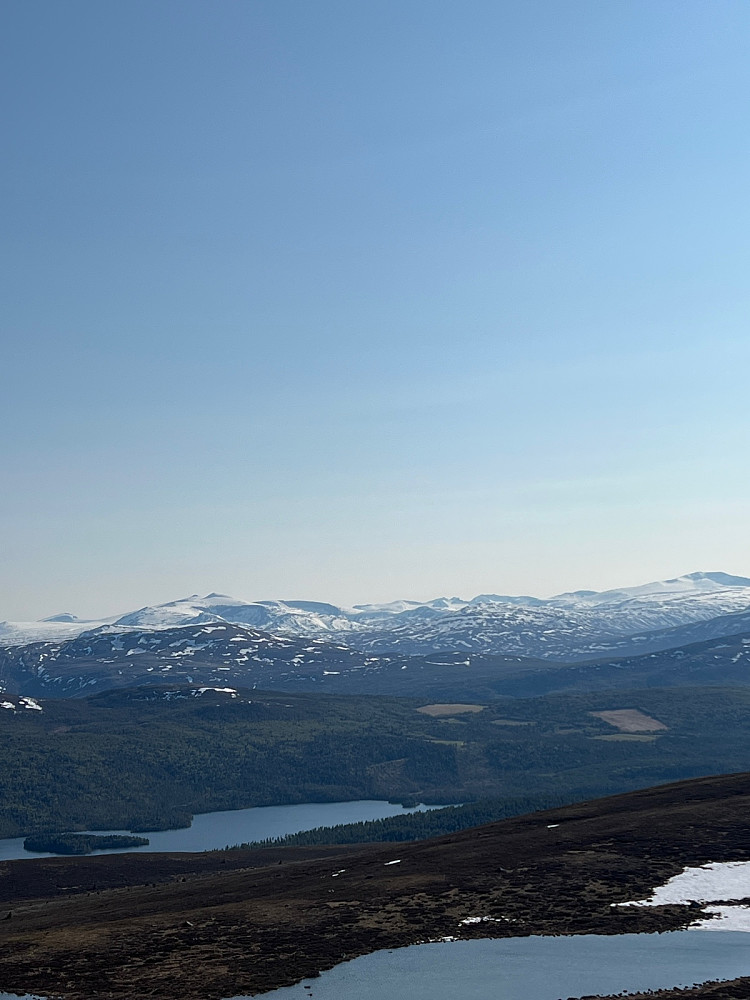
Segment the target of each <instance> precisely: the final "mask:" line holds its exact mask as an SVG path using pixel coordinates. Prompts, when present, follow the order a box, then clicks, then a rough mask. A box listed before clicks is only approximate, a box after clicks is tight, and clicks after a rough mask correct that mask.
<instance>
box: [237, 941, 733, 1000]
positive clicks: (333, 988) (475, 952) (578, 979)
mask: <svg viewBox="0 0 750 1000" xmlns="http://www.w3.org/2000/svg"><path fill="white" fill-rule="evenodd" d="M748 975H750V936H749V935H748V934H743V933H739V932H726V933H723V934H706V933H702V932H700V931H694V930H687V931H673V932H671V933H668V934H621V935H595V934H583V935H574V936H570V937H527V938H505V939H503V940H495V941H491V940H478V941H452V942H440V943H436V944H420V945H413V946H412V947H411V948H399V949H396V950H394V951H379V952H375V953H374V954H372V955H365V956H363V957H362V958H356V959H354V960H353V961H351V962H343V963H342V964H341V965H337V966H336V967H335V968H333V969H331V970H330V972H324V973H323V974H322V976H320V978H316V979H306V980H304V981H303V982H302V983H298V984H297V985H296V986H289V987H284V988H283V989H279V990H273V991H271V992H270V993H264V994H263V997H264V1000H304V998H312V1000H342V998H343V997H356V998H357V1000H457V998H458V1000H563V998H567V997H582V996H587V995H588V996H591V995H592V994H599V995H607V994H614V993H620V992H621V991H623V990H627V991H628V992H636V991H645V990H657V989H668V988H670V987H676V986H682V987H684V986H692V985H694V984H696V983H701V982H706V981H707V980H712V979H735V978H737V977H738V976H748ZM234 1000H250V998H244V997H237V998H234Z"/></svg>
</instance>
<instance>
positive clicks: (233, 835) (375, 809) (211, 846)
mask: <svg viewBox="0 0 750 1000" xmlns="http://www.w3.org/2000/svg"><path fill="white" fill-rule="evenodd" d="M439 808H441V807H440V806H424V805H419V806H416V807H415V808H413V809H404V808H403V807H402V806H400V805H393V804H391V803H390V802H381V801H378V800H376V799H360V800H357V801H355V802H305V803H302V804H300V805H294V806H258V807H255V808H253V809H231V810H227V811H224V812H210V813H201V814H199V815H197V816H194V817H193V822H192V825H191V826H190V827H187V828H186V829H184V830H159V831H158V832H156V833H144V834H143V836H144V837H148V839H149V845H148V847H131V848H128V853H130V852H132V851H151V852H154V851H156V852H159V851H163V852H167V851H212V850H216V849H217V848H222V847H226V846H227V845H232V844H242V843H247V842H249V841H251V840H265V839H266V838H268V837H284V836H286V834H288V833H299V832H300V831H301V830H312V829H314V828H315V827H317V826H336V825H337V824H339V823H359V822H362V821H365V820H372V819H385V818H386V817H387V816H400V815H403V814H405V813H412V812H421V811H423V810H425V809H439ZM90 832H95V833H99V834H114V833H118V834H121V833H129V832H130V831H129V830H96V831H90ZM94 853H95V854H118V853H125V852H124V851H95V852H94ZM50 857H54V855H52V854H43V853H37V852H30V851H25V850H24V849H23V837H13V838H10V839H6V840H0V861H11V860H13V859H16V858H50ZM0 1000H2V995H1V994H0Z"/></svg>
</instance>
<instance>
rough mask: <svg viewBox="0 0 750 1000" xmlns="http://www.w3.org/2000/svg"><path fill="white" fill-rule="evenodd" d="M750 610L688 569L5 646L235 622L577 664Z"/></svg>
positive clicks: (306, 607)
mask: <svg viewBox="0 0 750 1000" xmlns="http://www.w3.org/2000/svg"><path fill="white" fill-rule="evenodd" d="M749 609H750V579H748V578H745V577H738V576H730V575H729V574H726V573H690V574H687V575H686V576H681V577H677V578H675V579H671V580H664V581H658V582H655V583H649V584H644V585H642V586H637V587H626V588H622V589H619V590H609V591H601V592H596V591H576V592H573V593H565V594H558V595H556V596H555V597H551V598H546V599H545V598H538V597H525V596H522V597H511V596H503V595H497V594H482V595H479V596H478V597H474V598H471V599H470V600H463V599H461V598H458V597H448V598H446V597H441V598H436V599H435V600H432V601H424V602H418V601H393V602H390V603H386V604H362V605H356V606H354V607H351V608H342V607H337V606H336V605H333V604H326V603H322V602H316V601H297V600H293V601H267V600H263V601H245V600H238V599H236V598H233V597H229V596H228V595H225V594H217V593H213V594H208V595H206V596H205V597H201V596H199V595H193V596H191V597H186V598H182V599H180V600H177V601H171V602H169V603H166V604H160V605H156V606H152V607H144V608H140V609H139V610H137V611H133V612H129V613H128V614H124V615H121V616H119V617H113V618H109V619H103V620H101V621H96V622H91V621H86V622H83V621H79V620H77V619H76V618H75V616H74V615H71V614H64V615H57V616H54V618H50V619H46V620H44V621H41V622H31V623H25V622H3V623H0V645H4V646H18V645H23V644H26V643H29V642H38V641H46V642H56V641H63V640H65V639H71V638H75V637H76V636H78V635H80V634H81V633H83V632H92V631H95V630H96V629H97V628H105V627H109V628H111V629H113V630H115V631H119V632H127V631H128V630H138V631H142V630H155V631H158V630H164V629H173V628H177V627H180V626H185V625H195V626H197V625H210V624H212V623H213V624H219V623H227V622H228V623H231V624H234V625H242V626H247V627H250V628H253V629H261V630H263V631H264V632H268V633H271V634H273V635H275V636H280V637H283V636H285V637H297V638H305V639H312V638H323V639H326V640H328V641H331V642H334V643H338V644H341V645H346V646H348V647H351V648H352V649H356V650H359V651H362V652H369V653H378V654H383V653H387V652H397V653H399V654H401V655H413V654H418V655H420V654H421V655H424V654H428V653H431V652H450V651H459V652H460V651H466V652H474V653H485V654H502V655H512V656H524V657H541V658H546V659H555V660H565V661H573V660H579V659H581V660H582V659H592V658H597V657H602V656H610V655H633V654H634V653H638V652H645V651H650V650H652V649H664V648H668V645H665V644H669V643H670V642H671V643H672V645H678V644H679V643H680V641H700V640H702V639H704V638H711V637H712V636H713V635H716V634H727V633H721V632H718V633H717V632H711V634H710V635H709V634H701V635H699V636H696V637H695V638H693V639H689V640H687V639H678V640H677V641H674V642H672V638H674V637H671V636H670V635H669V634H668V633H669V630H672V629H678V628H680V627H682V626H691V625H694V624H696V623H701V622H709V621H711V620H712V619H715V618H719V617H721V616H726V615H733V614H737V613H739V612H744V611H746V610H749ZM717 627H718V628H723V627H724V626H723V625H718V626H717ZM709 631H710V630H709ZM657 633H664V634H663V635H662V634H658V635H657Z"/></svg>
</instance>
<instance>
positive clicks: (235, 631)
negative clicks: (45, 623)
mask: <svg viewBox="0 0 750 1000" xmlns="http://www.w3.org/2000/svg"><path fill="white" fill-rule="evenodd" d="M370 662H371V658H370V657H368V656H367V655H366V654H364V653H359V652H357V651H355V650H353V649H349V648H348V647H347V646H341V645H337V644H335V643H332V642H326V641H325V640H323V639H299V638H289V637H285V636H274V635H270V634H269V633H267V632H261V631H259V630H258V629H254V628H249V627H248V626H244V625H232V624H230V623H228V622H223V621H219V622H214V623H210V624H193V625H180V626H178V627H176V628H159V629H153V628H146V629H142V628H141V629H139V628H128V629H123V628H122V627H121V626H118V625H104V626H102V627H101V628H98V629H95V630H94V631H92V632H84V633H83V634H82V635H79V636H77V637H76V638H74V639H67V640H64V641H62V642H35V643H28V644H27V645H25V646H10V647H6V648H5V649H1V648H0V692H3V691H11V692H14V693H17V694H24V695H32V696H33V695H37V696H42V697H53V698H54V697H66V698H67V697H77V696H81V695H84V694H91V693H93V692H94V691H102V690H107V689H108V688H113V687H132V686H137V685H143V684H148V685H152V684H160V685H163V684H175V683H178V684H179V683H181V684H185V683H187V684H196V685H200V684H207V685H212V686H213V685H219V686H224V685H226V684H228V683H233V684H235V685H236V684H240V685H243V686H246V687H250V686H253V685H261V686H262V685H263V684H264V683H265V684H266V685H267V686H270V687H278V686H279V685H282V686H284V685H286V684H287V683H292V682H294V681H295V680H297V679H299V678H300V677H304V678H306V679H311V680H312V681H315V680H317V679H322V678H324V677H325V676H327V675H329V674H331V675H333V674H339V673H341V672H349V671H352V670H358V669H363V668H366V667H367V666H368V664H369V663H370Z"/></svg>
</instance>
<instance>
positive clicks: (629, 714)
mask: <svg viewBox="0 0 750 1000" xmlns="http://www.w3.org/2000/svg"><path fill="white" fill-rule="evenodd" d="M591 715H595V716H596V718H597V719H603V720H604V721H605V722H608V723H609V725H610V726H614V727H615V729H619V730H620V732H621V733H655V732H657V731H658V730H660V729H667V726H665V725H664V723H663V722H659V720H658V719H652V718H651V716H650V715H646V714H645V712H641V711H639V710H638V709H637V708H618V709H615V710H613V711H611V712H592V713H591Z"/></svg>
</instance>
